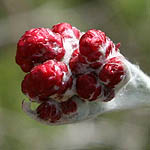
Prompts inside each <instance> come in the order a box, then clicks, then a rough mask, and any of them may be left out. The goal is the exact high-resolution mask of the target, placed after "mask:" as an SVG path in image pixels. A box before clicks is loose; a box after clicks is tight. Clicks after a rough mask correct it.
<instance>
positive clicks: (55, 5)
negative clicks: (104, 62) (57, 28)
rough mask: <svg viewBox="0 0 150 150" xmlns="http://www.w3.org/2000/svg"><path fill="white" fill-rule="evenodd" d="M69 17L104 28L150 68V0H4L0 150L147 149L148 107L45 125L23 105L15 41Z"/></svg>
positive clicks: (0, 1) (0, 12)
mask: <svg viewBox="0 0 150 150" xmlns="http://www.w3.org/2000/svg"><path fill="white" fill-rule="evenodd" d="M59 22H68V23H70V24H72V25H73V26H76V27H77V28H79V29H80V30H81V31H87V30H88V29H91V28H96V29H101V30H102V31H104V32H106V34H107V35H108V36H109V37H110V38H111V39H112V40H113V41H114V42H115V43H118V42H121V48H120V49H121V52H122V53H123V54H124V55H125V56H126V57H127V58H128V59H129V60H130V61H131V62H133V63H135V64H138V65H140V67H141V69H142V70H144V72H146V73H147V74H150V68H149V64H150V58H149V57H150V0H0V150H30V149H31V150H34V149H36V150H42V149H44V150H45V149H46V150H53V149H55V150H57V149H58V150H59V149H60V150H70V149H74V150H77V149H78V150H80V149H84V150H85V149H87V150H101V149H102V150H103V149H109V150H116V149H125V150H126V149H131V150H134V149H135V150H138V149H139V150H141V149H142V150H149V149H150V129H149V128H150V127H149V124H150V123H149V122H150V121H149V111H148V110H147V108H143V109H142V110H141V109H140V110H132V111H124V112H115V113H111V114H109V113H108V114H106V115H103V116H101V117H99V118H98V119H97V120H93V121H91V122H88V123H87V122H85V123H80V124H75V125H63V126H57V127H52V126H46V125H42V124H40V123H38V122H36V121H34V120H32V119H30V118H29V117H28V116H26V115H25V114H24V113H23V111H22V110H21V101H22V99H24V98H25V96H24V95H23V94H22V93H21V88H20V84H21V81H22V79H23V77H24V73H22V71H21V69H20V68H19V67H18V66H17V65H16V64H15V53H16V44H17V41H18V40H19V38H20V37H21V35H22V34H23V33H24V32H25V31H26V30H28V29H30V28H35V27H52V25H54V24H57V23H59Z"/></svg>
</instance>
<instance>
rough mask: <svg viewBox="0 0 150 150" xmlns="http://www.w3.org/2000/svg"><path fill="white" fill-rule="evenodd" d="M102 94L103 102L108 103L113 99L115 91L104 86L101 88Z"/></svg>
mask: <svg viewBox="0 0 150 150" xmlns="http://www.w3.org/2000/svg"><path fill="white" fill-rule="evenodd" d="M103 92H104V99H103V102H108V101H110V100H112V99H113V98H114V97H115V91H114V89H113V88H109V87H107V86H106V87H104V88H103Z"/></svg>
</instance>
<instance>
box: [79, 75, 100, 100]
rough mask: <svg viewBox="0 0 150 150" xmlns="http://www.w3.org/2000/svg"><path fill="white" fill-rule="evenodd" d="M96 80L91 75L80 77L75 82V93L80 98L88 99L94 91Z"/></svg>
mask: <svg viewBox="0 0 150 150" xmlns="http://www.w3.org/2000/svg"><path fill="white" fill-rule="evenodd" d="M96 83H97V81H96V78H95V76H94V75H93V74H85V75H80V76H79V77H78V78H77V81H76V89H77V93H78V95H79V96H80V97H81V98H84V99H90V97H91V96H92V94H94V92H95V90H96Z"/></svg>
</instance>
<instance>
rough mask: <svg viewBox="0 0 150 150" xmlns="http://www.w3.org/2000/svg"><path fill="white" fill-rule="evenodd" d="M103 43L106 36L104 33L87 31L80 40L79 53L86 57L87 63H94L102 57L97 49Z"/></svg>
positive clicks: (93, 30)
mask: <svg viewBox="0 0 150 150" xmlns="http://www.w3.org/2000/svg"><path fill="white" fill-rule="evenodd" d="M105 42H106V36H105V33H104V32H102V31H100V30H95V29H92V30H89V31H88V32H86V33H85V34H84V35H83V36H82V37H81V39H80V43H79V44H80V47H79V50H80V53H81V54H82V55H84V56H86V57H87V59H88V61H90V62H93V61H96V60H98V59H99V57H100V56H101V55H102V53H101V51H100V50H99V49H100V47H101V45H102V44H103V43H105Z"/></svg>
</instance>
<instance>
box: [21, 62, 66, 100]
mask: <svg viewBox="0 0 150 150" xmlns="http://www.w3.org/2000/svg"><path fill="white" fill-rule="evenodd" d="M67 71H68V69H67V66H66V65H65V64H64V63H63V62H56V61H54V60H49V61H47V62H45V63H44V64H42V65H38V66H35V67H34V68H33V69H32V70H31V72H30V73H29V74H27V75H26V76H25V78H24V80H23V82H22V91H23V93H24V94H27V95H28V96H29V97H30V98H31V99H35V100H36V99H37V100H47V99H48V98H49V96H51V95H53V94H56V93H57V92H58V91H59V90H60V88H61V86H64V85H62V83H63V82H62V81H63V76H64V74H65V73H67Z"/></svg>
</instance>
